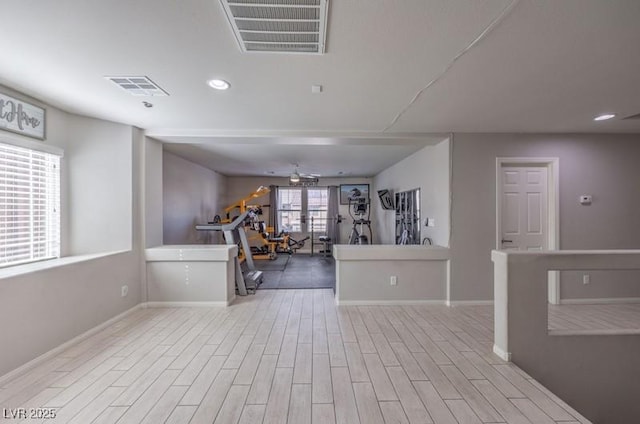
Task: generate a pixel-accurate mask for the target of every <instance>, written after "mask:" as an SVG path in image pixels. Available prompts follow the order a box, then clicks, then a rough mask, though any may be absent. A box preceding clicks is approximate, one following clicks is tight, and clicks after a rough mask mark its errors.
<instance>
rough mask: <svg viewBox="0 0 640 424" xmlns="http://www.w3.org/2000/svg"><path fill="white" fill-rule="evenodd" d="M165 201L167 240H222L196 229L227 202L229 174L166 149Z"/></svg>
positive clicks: (196, 241)
mask: <svg viewBox="0 0 640 424" xmlns="http://www.w3.org/2000/svg"><path fill="white" fill-rule="evenodd" d="M162 187H163V192H162V204H163V208H162V209H163V229H164V230H163V242H164V244H198V243H211V242H212V241H214V240H216V241H217V240H218V238H217V236H218V235H216V234H213V233H210V232H199V231H196V229H195V225H196V224H206V223H207V222H209V221H213V218H214V217H215V216H216V214H220V213H221V209H222V208H223V207H224V206H225V203H224V192H225V187H226V177H225V176H223V175H221V174H218V173H217V172H214V171H212V170H210V169H207V168H205V167H203V166H200V165H197V164H195V163H193V162H190V161H188V160H186V159H183V158H181V157H179V156H176V155H174V154H172V153H169V152H166V151H165V152H164V153H163V161H162Z"/></svg>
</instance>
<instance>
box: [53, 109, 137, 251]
mask: <svg viewBox="0 0 640 424" xmlns="http://www.w3.org/2000/svg"><path fill="white" fill-rule="evenodd" d="M67 134H68V136H67V137H65V139H64V141H63V142H62V143H61V147H62V148H64V150H65V156H64V159H63V162H62V167H63V168H65V170H66V176H67V181H68V186H67V190H68V191H67V193H68V196H67V213H66V214H65V215H66V216H67V217H68V219H69V223H68V229H69V231H68V233H67V235H68V243H69V244H68V247H69V252H68V253H69V254H71V255H80V254H86V253H96V252H106V251H115V250H128V249H131V243H132V238H133V232H132V231H133V228H132V209H131V201H132V196H133V193H132V189H133V188H132V169H133V163H132V128H131V127H130V126H127V125H121V124H116V123H113V122H106V121H102V120H99V119H92V118H86V117H81V116H77V115H68V120H67Z"/></svg>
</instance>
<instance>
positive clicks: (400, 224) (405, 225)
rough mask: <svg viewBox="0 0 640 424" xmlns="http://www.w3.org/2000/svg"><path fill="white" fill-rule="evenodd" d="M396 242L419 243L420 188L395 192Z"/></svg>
mask: <svg viewBox="0 0 640 424" xmlns="http://www.w3.org/2000/svg"><path fill="white" fill-rule="evenodd" d="M395 201H396V205H395V206H396V244H420V189H419V188H417V189H414V190H407V191H402V192H400V193H396V195H395Z"/></svg>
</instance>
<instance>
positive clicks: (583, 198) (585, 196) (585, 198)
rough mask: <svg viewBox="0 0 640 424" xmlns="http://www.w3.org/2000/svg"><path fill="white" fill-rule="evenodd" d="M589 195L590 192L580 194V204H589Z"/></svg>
mask: <svg viewBox="0 0 640 424" xmlns="http://www.w3.org/2000/svg"><path fill="white" fill-rule="evenodd" d="M591 200H592V199H591V195H590V194H583V195H582V196H580V204H581V205H590V204H591Z"/></svg>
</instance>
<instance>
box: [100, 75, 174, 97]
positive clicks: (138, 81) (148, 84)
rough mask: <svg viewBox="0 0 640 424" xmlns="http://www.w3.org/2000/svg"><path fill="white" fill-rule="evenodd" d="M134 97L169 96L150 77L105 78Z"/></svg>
mask: <svg viewBox="0 0 640 424" xmlns="http://www.w3.org/2000/svg"><path fill="white" fill-rule="evenodd" d="M105 78H106V79H108V80H109V81H111V82H112V83H114V84H116V85H117V86H118V87H120V88H122V89H123V90H124V91H126V92H127V93H129V94H131V95H133V96H156V97H157V96H168V95H169V93H167V92H166V91H164V90H163V89H162V88H160V86H158V84H156V83H154V82H153V81H151V80H150V79H149V77H105Z"/></svg>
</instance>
